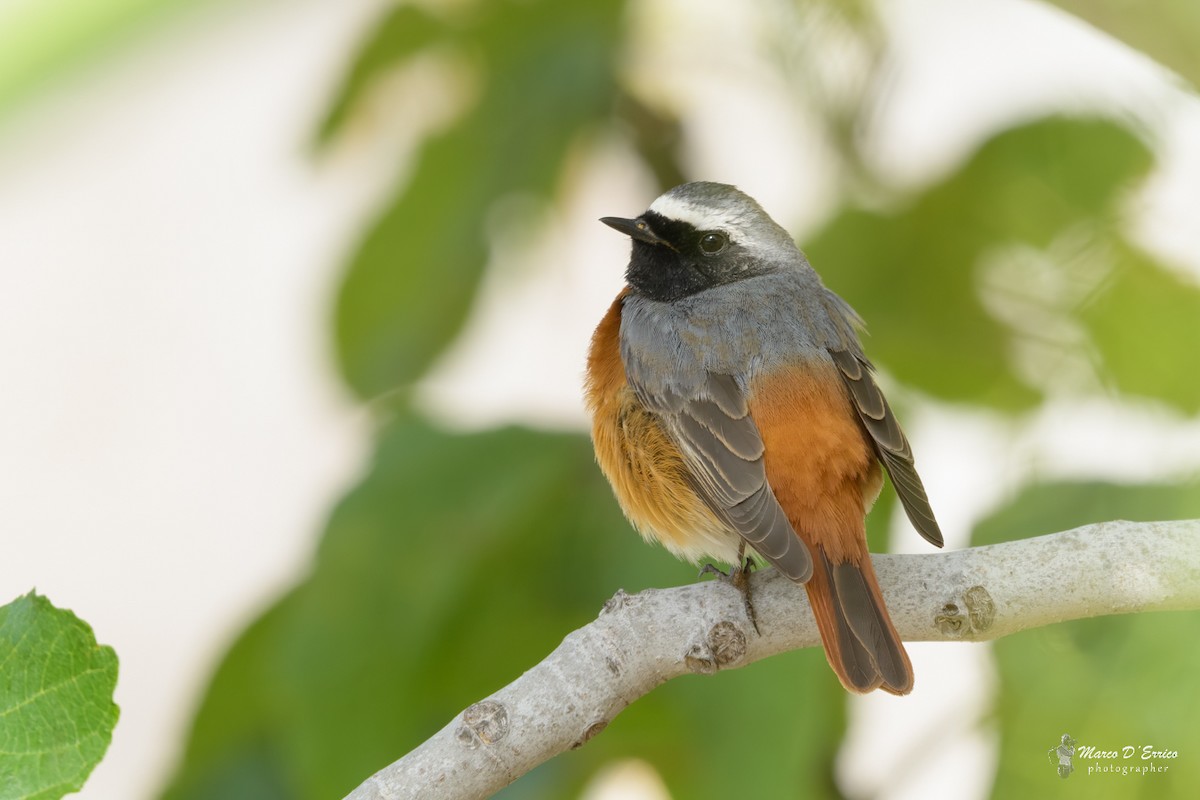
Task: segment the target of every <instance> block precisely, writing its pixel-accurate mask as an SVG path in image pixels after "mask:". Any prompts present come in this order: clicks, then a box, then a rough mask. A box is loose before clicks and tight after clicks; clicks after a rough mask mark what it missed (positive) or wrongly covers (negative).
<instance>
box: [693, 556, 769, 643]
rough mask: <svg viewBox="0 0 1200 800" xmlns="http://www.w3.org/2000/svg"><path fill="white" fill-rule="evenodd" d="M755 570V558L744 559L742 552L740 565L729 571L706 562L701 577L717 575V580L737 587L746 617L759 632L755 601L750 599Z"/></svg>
mask: <svg viewBox="0 0 1200 800" xmlns="http://www.w3.org/2000/svg"><path fill="white" fill-rule="evenodd" d="M753 570H754V559H752V558H747V559H745V560H742V557H741V554H740V553H739V554H738V566H736V567H731V568H730V570H729V572H725V571H724V570H722V569H720V568H718V567H716V566H714V565H713V564H705V565H704V566H703V567H701V568H700V574H699V575H698V576H697V577H699V578H702V577H704V576H705V575H715V576H716V578H717V580H719V581H721V582H723V583H728V584H729V585H730V586H732V587H733V588H735V589H737V590H738V592H739V593H740V594H741V595H742V605H743V606H744V607H745V609H746V618H747V619H749V620H750V624H751V626H753V627H754V632H755V633H759V630H758V618H757V617H756V616H755V614H754V602H753V601H752V600H751V599H750V573H751V572H752V571H753Z"/></svg>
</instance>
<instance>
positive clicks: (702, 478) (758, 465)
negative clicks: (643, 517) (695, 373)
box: [631, 372, 812, 583]
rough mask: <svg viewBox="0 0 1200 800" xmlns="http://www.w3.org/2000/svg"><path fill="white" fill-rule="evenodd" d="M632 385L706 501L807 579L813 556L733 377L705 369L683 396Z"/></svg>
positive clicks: (791, 573) (769, 555)
mask: <svg viewBox="0 0 1200 800" xmlns="http://www.w3.org/2000/svg"><path fill="white" fill-rule="evenodd" d="M631 385H632V386H633V388H634V391H635V393H636V394H637V396H638V398H639V400H641V402H642V403H643V404H644V405H645V406H646V407H647V408H648V409H649V410H651V411H653V412H654V413H656V414H657V415H658V416H659V418H660V419H661V420H662V421H663V427H664V428H665V429H666V430H667V432H668V434H669V435H670V436H671V438H672V439H673V440H674V442H675V444H676V445H677V446H678V447H679V449H680V451H681V452H682V453H683V457H684V461H685V462H686V464H687V465H688V469H689V471H690V472H691V474H692V479H693V482H694V488H695V489H696V492H697V494H698V495H699V496H700V497H701V498H702V499H703V500H704V502H705V503H706V504H707V505H708V506H709V508H711V509H712V510H713V511H714V513H716V514H717V515H718V516H719V517H720V518H721V519H723V520H725V521H726V522H727V523H728V524H729V526H730V527H731V528H733V529H734V530H735V531H737V533H738V534H739V535H740V536H741V537H742V538H743V539H745V540H746V542H747V544H749V545H750V546H751V547H753V548H754V549H755V550H756V551H757V552H758V553H759V554H760V555H762V556H763V557H764V558H765V559H767V560H768V561H769V562H771V563H772V564H774V565H775V567H776V568H777V569H779V571H780V572H782V573H783V574H784V575H786V576H788V577H789V578H790V579H792V580H794V581H796V582H798V583H803V582H805V581H807V580H808V579H809V577H810V576H811V575H812V559H811V558H810V556H809V553H808V548H807V547H805V546H804V544H803V542H801V541H800V538H799V537H798V536H797V535H796V532H795V531H794V530H793V529H792V526H791V523H789V522H788V519H787V515H786V514H784V511H783V509H782V508H781V507H780V505H779V501H778V500H776V499H775V494H774V493H773V492H772V491H771V487H770V485H769V484H768V483H767V476H766V470H765V469H764V466H763V442H762V438H761V437H760V436H759V432H758V428H757V426H755V424H754V420H753V419H751V417H750V409H749V406H748V404H747V402H746V396H745V394H744V392H743V391H742V390H741V389H740V388H739V387H738V385H737V381H735V380H734V379H733V377H731V376H729V375H720V374H716V373H711V372H708V373H705V376H704V379H703V380H702V382H701V383H700V384H699V385H698V386H696V387H695V388H693V389H691V390H689V391H688V395H689V396H686V397H685V396H681V395H680V394H677V393H674V392H671V391H659V392H649V391H646V390H645V389H644V387H640V386H639V385H638V384H637V383H636V382H635V381H632V380H631Z"/></svg>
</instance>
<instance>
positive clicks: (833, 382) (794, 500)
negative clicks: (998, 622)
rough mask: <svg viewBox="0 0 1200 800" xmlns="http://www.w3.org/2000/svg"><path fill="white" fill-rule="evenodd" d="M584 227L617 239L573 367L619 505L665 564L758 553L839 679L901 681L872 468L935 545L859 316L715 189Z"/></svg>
mask: <svg viewBox="0 0 1200 800" xmlns="http://www.w3.org/2000/svg"><path fill="white" fill-rule="evenodd" d="M601 222H604V223H605V224H606V225H609V226H610V227H613V228H615V229H616V230H618V231H620V232H621V233H624V234H626V235H628V236H629V237H630V238H631V239H632V241H633V248H632V253H631V256H630V260H629V265H628V267H627V268H626V270H625V280H626V284H627V285H626V286H625V288H624V289H622V290H621V292H620V294H618V295H617V299H616V300H615V301H614V302H613V304H612V306H611V307H610V308H609V309H608V313H606V314H605V315H604V318H603V319H602V320H601V321H600V325H599V327H597V328H596V332H595V334H594V335H593V336H592V342H591V349H590V352H589V354H588V365H587V381H586V394H587V405H588V408H589V410H590V411H591V414H592V441H593V443H594V445H595V448H596V457H597V460H598V462H599V464H600V468H601V470H602V471H603V472H604V475H605V476H606V477H607V478H608V480H609V482H610V483H611V484H612V486H613V491H614V493H615V494H616V496H617V500H618V501H619V502H620V504H621V508H622V509H623V510H624V512H625V515H626V516H627V517H628V518H629V520H630V521H631V522H632V523H633V525H634V527H635V528H637V530H638V531H639V532H641V534H642V536H644V537H645V538H646V539H648V540H657V541H659V542H661V543H662V544H663V545H664V546H666V548H667V549H668V550H670V551H671V552H672V553H674V554H675V555H677V556H679V557H681V558H684V559H688V560H691V561H696V562H698V561H700V560H702V559H705V558H713V559H717V560H720V561H724V562H726V563H729V564H734V565H736V566H735V568H734V571H733V572H732V573H731V575H732V576H735V577H738V578H741V579H742V584H743V586H746V584H745V582H744V581H745V570H747V569H748V568H749V562H747V563H743V557H744V555H745V551H746V549H747V548H749V549H750V550H752V551H753V552H755V553H757V554H758V555H759V556H761V557H762V558H763V559H765V560H766V561H767V562H769V563H770V564H772V565H774V566H775V568H776V569H778V570H779V571H780V572H782V573H783V574H784V575H786V576H787V577H789V578H790V579H792V580H793V581H795V582H796V583H800V584H803V585H804V586H805V588H806V589H807V591H808V598H809V603H810V605H811V606H812V609H813V614H814V616H815V617H816V621H817V626H818V628H819V629H820V632H821V641H822V643H823V644H824V646H825V655H826V657H827V658H828V660H829V664H830V666H831V667H833V670H834V672H836V673H837V676H838V678H839V679H840V680H841V682H842V685H843V686H845V687H846V689H848V690H849V691H851V692H857V693H866V692H869V691H872V690H873V689H877V688H882V689H884V690H885V691H887V692H891V693H892V694H907V693H908V692H910V691H911V690H912V687H913V673H912V665H911V663H910V662H909V660H908V654H907V653H906V652H905V650H904V646H903V644H901V642H900V637H899V636H898V635H897V634H896V629H895V627H894V626H893V625H892V620H891V618H890V617H889V615H888V612H887V608H886V606H885V605H884V603H883V597H882V596H881V594H880V591H879V584H878V582H877V580H876V578H875V570H874V568H873V567H872V566H871V557H870V555H869V554H868V553H867V540H866V514H867V512H868V511H869V510H870V508H871V506H872V505H873V504H874V502H875V498H876V497H878V495H879V490H880V487H881V486H882V484H883V473H882V470H881V469H880V464H882V465H883V466H884V467H886V468H887V472H888V474H889V475H890V476H891V480H892V485H893V486H894V487H895V489H896V493H897V494H898V496H899V498H900V502H901V503H902V504H903V505H904V510H905V511H906V512H907V513H908V518H909V520H910V521H911V522H912V524H913V526H914V527H915V528H916V529H917V531H918V532H919V533H920V534H921V535H922V536H923V537H925V539H927V540H928V541H930V542H931V543H933V544H935V545H937V546H938V547H941V546H942V533H941V530H939V528H938V524H937V521H936V520H935V519H934V516H933V510H932V509H931V508H930V506H929V499H928V498H927V496H926V494H925V488H924V486H923V485H922V483H921V479H920V478H919V477H918V476H917V472H916V469H915V468H914V465H913V456H912V450H911V448H910V447H909V444H908V440H907V439H906V438H905V436H904V433H903V432H902V431H901V430H900V426H899V425H898V424H897V423H896V419H895V417H894V416H893V414H892V411H891V409H890V408H889V407H888V404H887V401H886V400H885V399H884V397H883V394H882V393H881V392H880V391H879V387H878V386H876V384H875V381H874V379H873V378H872V369H873V367H872V366H871V362H869V361H868V360H867V357H866V356H865V355H864V353H863V349H862V345H861V343H860V342H859V339H858V330H857V329H858V328H860V327H861V326H862V320H861V319H860V318H859V316H858V315H857V314H856V313H855V312H854V310H853V309H852V308H851V307H850V306H849V304H847V303H846V301H844V300H842V298H840V297H838V296H837V295H836V294H834V293H833V292H831V291H829V290H828V289H826V288H825V286H824V284H822V283H821V278H820V277H819V276H818V275H817V273H816V272H815V271H814V270H813V268H812V267H811V266H809V263H808V260H807V259H806V258H805V257H804V254H803V253H801V252H800V250H799V249H798V248H797V247H796V244H795V243H794V242H793V241H792V238H791V236H790V235H789V234H788V233H787V231H785V230H784V229H783V228H782V227H780V226H779V225H778V224H776V223H775V221H774V220H772V219H771V218H770V217H769V216H767V214H766V212H765V211H763V209H762V208H761V207H760V206H759V205H758V203H756V202H755V201H754V200H753V199H751V198H750V197H748V196H747V195H745V194H743V193H742V192H740V191H738V190H737V189H736V188H734V187H732V186H727V185H725V184H720V183H707V182H701V183H687V184H684V185H682V186H677V187H675V188H674V189H671V190H670V191H668V192H667V193H666V194H664V195H662V196H661V197H659V198H658V199H657V200H655V201H654V202H653V203H652V204H651V205H650V208H649V210H648V211H646V212H645V213H644V214H642V215H641V216H639V217H636V218H634V219H622V218H618V217H605V218H603V219H602V220H601ZM746 590H748V587H746V588H745V589H743V591H746ZM748 607H749V603H748Z"/></svg>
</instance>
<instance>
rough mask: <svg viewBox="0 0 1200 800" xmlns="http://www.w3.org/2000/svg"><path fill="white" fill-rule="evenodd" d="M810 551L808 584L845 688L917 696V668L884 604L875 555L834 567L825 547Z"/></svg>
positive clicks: (829, 655)
mask: <svg viewBox="0 0 1200 800" xmlns="http://www.w3.org/2000/svg"><path fill="white" fill-rule="evenodd" d="M809 549H810V550H811V551H812V554H813V575H812V579H811V580H809V582H808V583H806V584H805V588H806V589H807V590H808V601H809V604H810V605H811V606H812V610H813V615H814V616H815V617H816V618H817V628H818V629H819V630H820V631H821V642H822V644H824V645H825V657H826V658H827V659H829V666H831V667H833V671H834V672H836V673H837V676H838V679H839V680H840V681H841V682H842V685H843V686H845V687H846V689H847V690H848V691H851V692H856V693H858V694H866V693H867V692H869V691H871V690H873V689H883V690H884V691H885V692H891V693H892V694H908V693H909V692H911V691H912V687H913V671H912V664H911V663H909V660H908V653H906V652H904V645H903V644H901V643H900V637H899V636H898V635H896V628H895V627H894V626H893V625H892V620H891V617H889V616H888V612H887V608H886V607H885V606H884V604H883V596H882V595H881V594H880V592H879V583H878V581H876V580H875V568H874V567H872V566H871V557H870V556H869V555H867V554H866V553H865V552H864V553H863V554H862V558H861V560H860V562H859V563H854V562H853V561H841V562H837V563H834V562H832V561H831V560H830V559H829V557H828V556H826V554H825V549H824V548H823V547H821V546H820V545H815V546H812V547H810V548H809Z"/></svg>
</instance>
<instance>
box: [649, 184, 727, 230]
mask: <svg viewBox="0 0 1200 800" xmlns="http://www.w3.org/2000/svg"><path fill="white" fill-rule="evenodd" d="M650 210H651V211H653V212H654V213H656V214H662V215H663V216H664V217H666V218H667V219H674V220H679V221H680V222H686V223H688V224H689V225H691V226H692V227H693V228H695V229H696V230H698V231H713V230H723V231H726V232H728V231H731V230H735V229H737V228H738V227H739V226H740V225H741V224H742V222H743V221H744V218H745V215H744V214H740V213H738V212H737V211H736V210H734V209H732V208H729V209H716V208H705V207H703V206H698V205H695V204H693V203H690V202H688V201H687V200H684V199H683V198H680V197H676V196H674V195H672V194H670V193H667V194H664V195H662V196H661V197H659V198H658V199H657V200H655V201H654V202H653V203H651V204H650Z"/></svg>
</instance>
